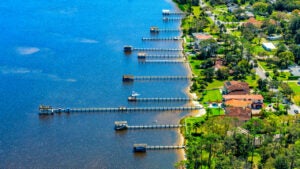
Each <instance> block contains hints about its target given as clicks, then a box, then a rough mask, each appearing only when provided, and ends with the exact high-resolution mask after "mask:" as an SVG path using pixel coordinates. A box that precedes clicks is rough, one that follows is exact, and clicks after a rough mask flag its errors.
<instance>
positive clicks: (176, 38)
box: [142, 37, 183, 41]
mask: <svg viewBox="0 0 300 169" xmlns="http://www.w3.org/2000/svg"><path fill="white" fill-rule="evenodd" d="M142 40H143V41H170V40H171V41H179V40H183V38H180V37H165V38H145V37H143V38H142Z"/></svg>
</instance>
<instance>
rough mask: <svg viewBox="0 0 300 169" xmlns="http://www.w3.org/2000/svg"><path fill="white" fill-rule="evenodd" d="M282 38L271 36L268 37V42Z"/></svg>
mask: <svg viewBox="0 0 300 169" xmlns="http://www.w3.org/2000/svg"><path fill="white" fill-rule="evenodd" d="M281 38H282V36H281V35H270V36H268V37H267V39H268V40H279V39H281Z"/></svg>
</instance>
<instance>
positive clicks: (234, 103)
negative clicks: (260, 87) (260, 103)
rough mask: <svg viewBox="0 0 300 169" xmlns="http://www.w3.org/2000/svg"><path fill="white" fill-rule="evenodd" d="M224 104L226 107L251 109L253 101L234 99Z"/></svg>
mask: <svg viewBox="0 0 300 169" xmlns="http://www.w3.org/2000/svg"><path fill="white" fill-rule="evenodd" d="M224 104H225V106H226V107H248V108H251V104H252V101H248V100H235V99H232V100H227V101H225V103H224Z"/></svg>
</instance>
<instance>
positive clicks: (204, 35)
mask: <svg viewBox="0 0 300 169" xmlns="http://www.w3.org/2000/svg"><path fill="white" fill-rule="evenodd" d="M193 37H194V38H196V39H197V40H207V39H211V38H213V36H211V35H209V34H207V33H193Z"/></svg>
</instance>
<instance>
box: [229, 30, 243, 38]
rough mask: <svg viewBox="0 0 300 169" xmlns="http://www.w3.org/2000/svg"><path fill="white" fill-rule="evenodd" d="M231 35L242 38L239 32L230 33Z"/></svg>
mask: <svg viewBox="0 0 300 169" xmlns="http://www.w3.org/2000/svg"><path fill="white" fill-rule="evenodd" d="M231 35H233V36H235V37H241V36H242V32H241V31H236V30H234V31H231Z"/></svg>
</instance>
